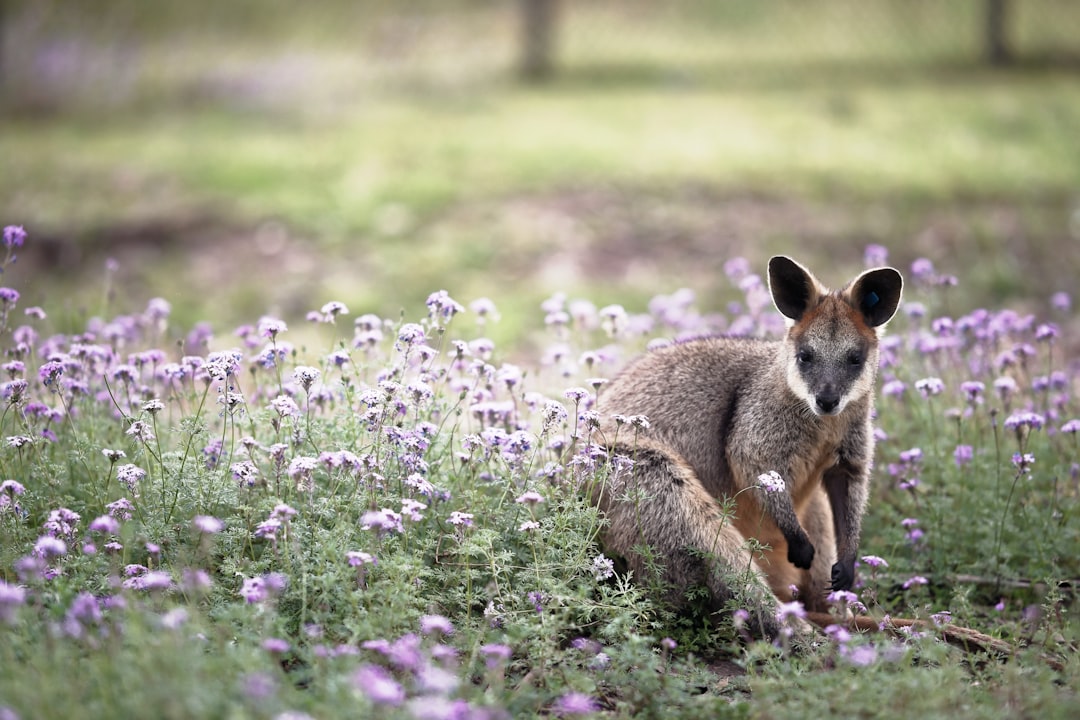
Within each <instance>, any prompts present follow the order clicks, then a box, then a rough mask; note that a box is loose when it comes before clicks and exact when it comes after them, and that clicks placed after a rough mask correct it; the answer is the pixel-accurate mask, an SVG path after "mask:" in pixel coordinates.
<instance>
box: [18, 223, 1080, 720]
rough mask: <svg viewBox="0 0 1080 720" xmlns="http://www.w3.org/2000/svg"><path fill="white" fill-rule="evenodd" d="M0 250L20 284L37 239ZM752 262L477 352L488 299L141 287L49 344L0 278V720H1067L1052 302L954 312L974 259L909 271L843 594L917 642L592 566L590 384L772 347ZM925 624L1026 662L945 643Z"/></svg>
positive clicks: (1062, 389)
mask: <svg viewBox="0 0 1080 720" xmlns="http://www.w3.org/2000/svg"><path fill="white" fill-rule="evenodd" d="M3 239H4V244H5V250H6V260H5V261H4V269H5V272H6V273H7V274H8V275H10V274H12V273H17V272H18V270H19V267H18V266H17V265H13V264H12V262H13V260H14V256H15V255H16V254H17V253H18V252H19V251H20V249H22V248H23V247H24V244H29V243H32V242H33V236H32V229H31V235H30V236H29V237H27V234H26V232H25V231H24V230H23V229H22V228H20V227H15V226H9V227H8V228H6V229H5V230H4V236H3ZM882 254H883V251H882V249H881V248H877V247H874V248H870V249H868V252H867V259H868V262H871V261H873V262H880V261H883V260H884V258H883V257H882ZM757 270H758V269H757V268H751V267H749V266H748V265H747V264H746V263H745V262H740V261H738V260H737V259H732V260H731V261H730V262H729V263H728V264H727V265H726V266H725V272H726V274H727V276H728V280H729V282H730V284H731V287H732V291H733V293H737V295H738V299H737V300H733V301H732V303H731V304H730V305H729V306H728V307H726V308H724V310H723V312H713V311H712V310H711V309H706V308H700V307H698V306H697V305H696V303H695V298H694V296H693V294H692V293H690V292H689V291H686V290H675V291H674V292H672V293H671V294H667V295H659V296H657V297H656V298H654V299H653V301H652V302H650V303H649V305H648V308H647V309H645V310H642V311H633V310H628V309H624V308H622V307H620V306H607V307H602V308H598V307H597V306H596V305H595V304H593V303H592V302H590V301H589V300H587V299H574V298H567V297H564V296H554V297H552V298H550V299H549V300H548V301H546V302H545V303H544V304H543V306H542V307H540V308H537V313H536V316H535V322H534V326H535V327H534V330H535V332H534V335H533V337H539V338H542V342H540V343H538V346H539V347H541V349H540V350H539V351H537V352H535V356H530V354H529V351H528V350H527V349H526V348H503V347H498V346H496V345H495V344H494V343H493V342H492V341H490V340H488V339H486V337H487V335H489V334H490V333H489V331H490V329H491V327H492V325H493V324H494V323H497V322H498V321H499V312H498V304H499V300H498V298H495V300H494V301H492V300H490V299H487V298H479V299H463V300H467V302H465V303H464V304H459V302H457V301H456V300H455V299H452V298H451V297H449V296H448V295H447V294H446V293H445V292H434V293H432V294H431V296H430V297H429V299H428V302H427V307H426V309H425V308H412V309H408V310H407V312H406V316H405V319H404V321H401V320H392V319H387V318H380V317H376V316H373V315H369V314H357V315H353V314H350V310H349V308H347V307H345V305H344V304H342V303H341V302H337V301H335V300H334V299H333V298H326V299H325V300H326V302H325V304H324V305H321V306H320V307H319V308H317V309H312V311H311V312H310V313H309V314H308V316H307V317H306V318H304V317H296V318H293V317H289V318H275V317H268V316H267V317H262V318H252V324H251V325H245V326H243V327H240V328H235V329H234V328H224V327H217V326H215V325H214V323H213V321H212V320H213V319H212V318H210V319H208V322H206V323H199V324H196V325H195V326H193V327H176V326H175V325H174V324H173V323H171V322H170V304H169V302H168V301H167V300H166V299H161V298H157V299H153V300H151V301H150V302H149V303H148V304H147V305H146V307H145V308H144V309H141V310H140V309H138V308H129V309H128V311H127V312H126V313H124V314H120V315H117V316H115V317H100V318H97V317H95V318H91V319H89V320H88V321H87V322H86V323H85V326H84V327H80V328H78V329H77V330H74V331H70V330H69V331H68V332H64V333H61V332H60V331H59V329H58V328H57V327H54V326H53V325H52V324H51V320H50V317H49V308H48V307H45V308H40V307H24V306H23V305H22V304H21V303H20V302H19V294H18V293H17V292H15V291H14V290H10V289H7V288H2V289H0V302H2V311H0V331H2V332H0V347H2V349H3V352H4V357H3V363H4V364H3V372H4V382H3V385H2V397H3V413H2V415H0V423H2V437H3V439H4V447H3V450H2V454H0V462H2V465H0V483H2V484H0V633H2V634H3V640H2V642H0V667H2V668H3V672H0V718H5V719H7V718H16V717H20V718H35V717H61V716H78V717H110V718H119V717H146V716H148V715H152V716H155V717H162V718H185V717H200V718H205V717H233V718H302V717H339V716H359V717H364V716H369V715H375V714H378V716H379V717H403V718H410V717H412V718H502V717H528V716H536V715H549V716H567V717H568V716H585V715H590V714H591V715H596V716H600V717H606V716H611V717H616V716H617V717H638V716H640V717H659V716H663V717H699V716H700V717H706V716H707V717H715V716H717V715H725V714H727V715H731V716H737V717H774V716H778V715H781V714H783V715H789V716H795V717H801V716H814V717H821V716H829V715H831V714H833V713H841V712H842V713H843V714H844V715H845V716H858V715H864V716H865V715H874V714H878V713H880V712H881V709H882V708H883V707H889V708H890V712H891V714H893V715H894V716H897V717H922V716H934V715H940V714H944V713H946V712H949V713H957V712H959V713H960V714H961V715H963V716H964V717H999V716H1001V714H1002V713H1003V712H1007V714H1009V715H1011V716H1018V717H1019V716H1023V717H1027V716H1032V717H1033V716H1039V717H1067V716H1071V713H1073V712H1075V708H1076V707H1077V704H1078V703H1080V697H1078V696H1077V691H1078V686H1077V678H1078V677H1080V667H1078V661H1077V660H1076V657H1075V647H1076V643H1077V642H1078V641H1080V624H1078V622H1077V617H1076V610H1075V601H1076V598H1075V594H1074V593H1075V584H1076V581H1077V578H1080V557H1078V553H1077V548H1078V547H1080V518H1078V516H1077V515H1078V513H1077V500H1078V495H1080V456H1078V441H1077V433H1078V431H1080V419H1078V418H1080V404H1078V402H1077V400H1076V397H1075V395H1076V392H1077V388H1078V381H1080V377H1078V376H1077V373H1078V372H1080V367H1078V365H1077V362H1076V361H1075V359H1072V358H1069V357H1067V354H1068V353H1066V352H1064V350H1063V348H1066V347H1069V343H1068V340H1069V338H1067V337H1063V334H1064V333H1065V332H1066V328H1068V327H1070V321H1071V319H1072V315H1071V314H1072V312H1073V310H1072V308H1071V301H1072V299H1071V298H1070V297H1068V296H1067V295H1065V294H1063V293H1059V294H1057V295H1055V296H1054V298H1053V307H1054V308H1055V312H1056V313H1057V316H1056V317H1045V318H1037V317H1032V316H1029V315H1026V314H1022V313H1018V312H1014V311H1011V310H1009V309H1007V308H988V309H985V310H979V311H976V312H972V313H970V314H967V315H964V316H962V317H949V316H947V315H946V312H945V310H944V308H946V307H947V306H948V302H947V300H948V295H949V293H950V292H955V290H954V289H953V288H954V286H956V285H957V284H958V283H959V284H960V285H961V286H962V284H963V281H964V279H963V277H962V276H961V277H960V278H955V277H951V276H949V275H946V274H942V273H939V272H938V271H936V270H935V268H934V267H933V266H932V265H931V264H930V263H929V262H928V261H925V260H920V261H918V262H916V263H915V265H914V266H912V267H911V268H905V269H904V270H906V271H907V272H906V275H907V278H908V291H907V296H906V299H905V303H904V305H903V306H902V308H901V314H900V317H898V318H897V319H896V320H894V321H893V325H892V327H891V330H890V333H889V334H888V335H887V336H886V338H885V340H884V341H883V352H882V369H881V375H882V385H881V389H880V390H881V392H880V395H879V400H878V418H877V422H876V425H877V428H878V455H877V469H876V470H875V476H874V489H873V492H872V500H871V509H870V512H869V515H868V517H867V519H866V521H865V523H864V534H863V544H862V552H863V558H862V563H861V566H860V569H859V581H858V599H857V600H854V601H852V600H851V599H847V600H845V602H855V603H858V604H860V605H862V606H865V608H866V611H867V612H868V613H869V614H871V615H873V616H875V617H878V618H884V616H885V615H891V616H893V617H918V618H925V619H926V620H927V622H926V623H925V624H924V625H921V626H919V627H918V628H917V629H915V630H913V631H910V632H908V633H899V634H898V635H897V636H893V635H891V634H889V633H870V634H860V633H856V632H852V631H848V629H846V628H844V627H843V626H842V624H838V625H836V626H833V627H832V628H830V631H829V632H828V633H827V634H822V635H820V636H815V637H813V638H803V639H801V640H798V641H797V642H794V643H781V644H780V645H773V644H769V643H767V642H761V641H757V642H755V641H752V640H749V639H748V638H746V637H745V636H744V634H743V633H744V628H743V627H741V625H740V622H739V617H740V613H739V612H738V610H739V608H732V610H733V611H735V612H733V613H732V614H731V617H728V618H725V619H722V620H721V621H720V622H719V623H714V622H712V621H711V620H710V619H709V618H708V617H706V616H705V615H704V614H701V613H697V614H695V613H693V612H691V613H683V614H679V615H676V614H673V613H672V612H670V611H669V610H668V609H666V608H665V607H664V606H663V605H662V604H660V603H659V602H658V601H657V600H656V599H655V598H654V597H653V595H651V594H650V593H649V592H648V590H647V589H646V588H642V587H639V586H637V585H635V584H633V583H632V582H630V579H629V578H627V577H625V576H622V575H620V574H618V573H616V572H615V569H614V567H613V564H612V562H611V561H610V560H608V559H607V558H605V557H604V556H603V554H602V552H601V549H600V547H599V545H598V542H597V537H598V533H599V531H600V528H601V523H602V520H601V518H600V517H598V515H597V513H596V511H595V510H594V509H592V508H591V507H590V506H589V505H588V504H587V503H586V502H585V501H584V500H583V498H582V496H581V494H580V492H579V490H580V488H581V486H582V485H583V484H584V483H587V482H589V481H590V479H592V478H595V477H597V474H602V473H605V472H608V465H607V464H606V462H605V460H606V457H605V454H604V453H603V451H602V450H601V449H600V448H599V446H598V445H597V444H596V442H595V441H596V438H595V437H594V430H595V429H596V427H597V425H598V422H599V419H600V417H602V415H603V413H604V402H603V397H604V394H603V390H604V381H605V378H610V377H612V376H613V374H614V373H616V372H617V371H618V369H619V367H620V366H621V365H622V364H623V363H624V362H625V361H626V360H627V359H629V358H630V357H632V356H633V355H634V354H636V353H638V352H640V351H643V350H644V349H645V348H646V347H647V346H649V345H651V344H655V343H661V342H669V341H672V340H673V339H677V338H679V337H684V336H692V335H697V334H701V333H704V332H710V333H714V332H726V333H731V334H737V335H752V336H775V335H776V334H777V333H778V331H779V330H781V329H782V327H783V325H782V323H781V322H780V321H779V317H778V315H777V314H776V313H775V311H774V310H773V309H772V307H771V302H770V300H769V297H768V293H767V290H766V289H765V287H764V286H763V284H762V280H761V278H760V277H759V275H757V274H756V271H757ZM8 275H5V277H8ZM294 338H295V339H294ZM1073 346H1074V347H1075V345H1073ZM510 358H514V359H515V363H513V364H512V363H511V362H510V361H509V360H510ZM521 358H524V359H521ZM635 421H636V422H641V420H635ZM781 612H782V613H783V614H784V616H785V618H787V617H790V618H791V622H793V623H794V622H796V618H797V616H798V615H799V613H800V610H799V608H798V607H797V606H784V607H782V608H781ZM949 622H952V623H956V624H958V625H962V626H967V627H971V628H974V629H977V630H979V631H981V632H984V633H987V634H989V635H991V636H993V637H995V638H999V639H1001V640H1003V641H1005V642H1006V643H1007V644H1008V645H1010V646H1012V647H1013V648H1015V653H1014V654H1013V656H1012V657H1010V658H1007V659H1003V658H999V657H996V656H987V655H981V654H976V653H968V652H965V651H964V650H963V649H960V648H954V647H951V646H949V645H946V644H945V643H943V642H941V641H940V640H939V639H938V633H937V627H938V626H939V625H944V624H947V623H949ZM1061 668H1063V669H1061Z"/></svg>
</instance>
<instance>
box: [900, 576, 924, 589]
mask: <svg viewBox="0 0 1080 720" xmlns="http://www.w3.org/2000/svg"><path fill="white" fill-rule="evenodd" d="M929 582H930V581H929V580H927V579H926V578H924V577H923V576H922V575H913V576H911V577H910V578H908V579H907V580H905V581H904V584H903V588H904V589H905V590H908V589H910V588H912V587H914V586H916V585H926V584H928V583H929Z"/></svg>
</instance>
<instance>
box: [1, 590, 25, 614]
mask: <svg viewBox="0 0 1080 720" xmlns="http://www.w3.org/2000/svg"><path fill="white" fill-rule="evenodd" d="M25 602H26V590H24V589H23V588H21V587H19V586H18V585H9V584H8V583H6V582H4V581H3V580H0V620H2V621H4V622H7V623H10V622H14V620H15V611H16V610H17V609H18V608H19V607H20V606H22V605H23V604H24V603H25Z"/></svg>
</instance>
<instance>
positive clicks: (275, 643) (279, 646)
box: [262, 637, 289, 655]
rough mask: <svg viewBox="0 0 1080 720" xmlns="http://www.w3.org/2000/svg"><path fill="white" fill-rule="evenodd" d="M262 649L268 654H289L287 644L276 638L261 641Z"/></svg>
mask: <svg viewBox="0 0 1080 720" xmlns="http://www.w3.org/2000/svg"><path fill="white" fill-rule="evenodd" d="M262 649H263V650H265V651H266V652H268V653H272V654H275V655H280V654H282V653H287V652H289V643H288V641H286V640H282V639H281V638H276V637H268V638H266V639H265V640H263V641H262Z"/></svg>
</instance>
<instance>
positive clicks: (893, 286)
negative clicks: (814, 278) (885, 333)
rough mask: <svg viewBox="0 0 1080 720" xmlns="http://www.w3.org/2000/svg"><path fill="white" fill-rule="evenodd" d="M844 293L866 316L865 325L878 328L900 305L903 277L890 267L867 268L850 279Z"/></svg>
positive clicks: (887, 320)
mask: <svg viewBox="0 0 1080 720" xmlns="http://www.w3.org/2000/svg"><path fill="white" fill-rule="evenodd" d="M845 294H846V295H847V297H848V299H849V302H850V303H851V304H852V305H853V306H854V307H856V308H857V309H858V310H859V312H861V313H862V315H863V317H864V318H866V324H867V325H869V326H870V327H872V328H880V327H881V326H883V325H884V324H885V323H887V322H889V320H891V319H892V316H893V315H894V314H896V308H897V307H899V306H900V297H901V296H902V295H903V294H904V278H903V276H902V275H901V274H900V273H899V272H897V271H896V270H894V269H893V268H891V267H883V268H876V269H874V270H867V271H866V272H864V273H863V274H862V275H860V276H859V277H857V278H855V279H854V280H853V281H852V283H851V285H850V287H849V288H848V289H847V290H845Z"/></svg>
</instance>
